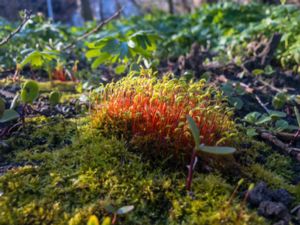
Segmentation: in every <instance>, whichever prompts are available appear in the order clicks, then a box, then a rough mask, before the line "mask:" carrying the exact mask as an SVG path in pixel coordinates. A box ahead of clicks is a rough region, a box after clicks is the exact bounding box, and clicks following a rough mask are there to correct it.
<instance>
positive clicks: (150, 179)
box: [0, 125, 266, 225]
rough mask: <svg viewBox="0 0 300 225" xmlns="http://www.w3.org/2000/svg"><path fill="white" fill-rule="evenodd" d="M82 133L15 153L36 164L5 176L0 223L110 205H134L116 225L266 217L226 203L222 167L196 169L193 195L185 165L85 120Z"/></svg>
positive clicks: (98, 210) (83, 216)
mask: <svg viewBox="0 0 300 225" xmlns="http://www.w3.org/2000/svg"><path fill="white" fill-rule="evenodd" d="M78 134H79V135H75V136H74V140H73V143H72V144H71V145H69V146H66V147H60V146H59V145H58V147H57V148H55V149H53V150H52V151H42V150H40V149H39V148H41V149H43V148H44V147H45V146H40V147H35V148H28V149H26V150H23V151H20V152H19V153H16V158H17V159H18V160H28V161H32V162H38V163H36V164H34V165H31V166H24V167H19V168H16V169H13V170H11V171H9V172H8V173H6V174H5V175H4V176H1V177H0V190H1V193H2V194H1V197H0V224H6V225H9V224H14V225H15V224H20V225H22V224H72V225H75V224H86V223H87V220H88V217H89V216H90V215H92V214H95V215H96V216H97V217H98V218H99V219H100V220H102V219H103V218H104V217H105V216H111V214H110V213H109V212H108V211H107V205H109V204H110V205H113V206H115V207H121V206H124V205H133V206H134V207H135V208H134V210H133V211H132V212H130V213H128V214H126V215H124V216H120V217H119V218H118V221H117V224H221V223H222V224H237V223H238V222H239V224H266V223H265V222H264V220H263V219H262V218H260V217H258V216H257V215H256V214H255V213H251V212H249V211H248V210H245V209H243V208H244V207H242V206H241V204H240V203H239V202H238V201H237V200H234V201H233V202H232V203H231V204H228V205H227V202H228V200H229V198H230V195H231V193H232V192H233V189H234V187H232V186H231V185H229V184H228V183H227V182H226V181H225V180H224V179H222V178H221V177H220V176H219V175H217V174H210V175H200V174H196V175H195V179H194V182H193V190H194V193H193V196H192V197H191V196H189V195H187V193H186V191H185V178H186V175H185V173H183V172H182V171H181V170H176V168H169V167H167V168H169V169H163V168H164V167H163V166H161V165H162V162H161V161H157V162H151V164H150V163H149V162H148V161H145V159H142V158H141V157H140V156H139V155H137V154H134V153H131V152H129V151H128V150H127V149H126V148H125V144H124V142H123V141H120V140H117V139H116V138H105V137H103V136H101V134H99V133H97V131H96V130H93V129H91V128H90V127H89V126H87V125H85V126H83V127H81V128H80V130H79V131H78ZM153 165H157V166H153Z"/></svg>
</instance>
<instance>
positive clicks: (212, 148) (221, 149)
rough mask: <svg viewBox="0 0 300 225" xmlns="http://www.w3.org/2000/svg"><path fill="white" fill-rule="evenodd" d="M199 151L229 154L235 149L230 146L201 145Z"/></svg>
mask: <svg viewBox="0 0 300 225" xmlns="http://www.w3.org/2000/svg"><path fill="white" fill-rule="evenodd" d="M199 149H200V151H202V152H206V153H211V154H216V155H229V154H233V153H234V152H235V151H236V149H235V148H232V147H222V146H220V147H219V146H201V145H200V147H199Z"/></svg>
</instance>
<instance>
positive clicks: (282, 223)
mask: <svg viewBox="0 0 300 225" xmlns="http://www.w3.org/2000/svg"><path fill="white" fill-rule="evenodd" d="M272 225H289V222H287V221H285V220H280V221H278V222H276V223H273V224H272Z"/></svg>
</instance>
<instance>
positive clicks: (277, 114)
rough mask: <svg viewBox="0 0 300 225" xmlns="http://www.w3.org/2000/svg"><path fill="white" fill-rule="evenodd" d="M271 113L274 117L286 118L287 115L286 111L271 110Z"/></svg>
mask: <svg viewBox="0 0 300 225" xmlns="http://www.w3.org/2000/svg"><path fill="white" fill-rule="evenodd" d="M269 115H270V117H271V118H272V119H278V118H284V117H286V113H285V112H281V111H275V110H270V111H269Z"/></svg>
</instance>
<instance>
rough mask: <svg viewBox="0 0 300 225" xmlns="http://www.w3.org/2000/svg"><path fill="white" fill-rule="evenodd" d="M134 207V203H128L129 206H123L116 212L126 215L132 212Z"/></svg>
mask: <svg viewBox="0 0 300 225" xmlns="http://www.w3.org/2000/svg"><path fill="white" fill-rule="evenodd" d="M133 209H134V206H133V205H127V206H123V207H121V208H119V209H118V210H117V212H116V213H117V214H118V215H124V214H126V213H129V212H131V211H132V210H133Z"/></svg>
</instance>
